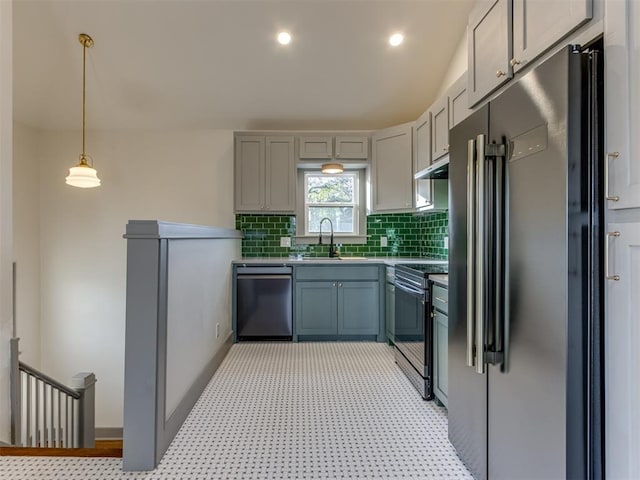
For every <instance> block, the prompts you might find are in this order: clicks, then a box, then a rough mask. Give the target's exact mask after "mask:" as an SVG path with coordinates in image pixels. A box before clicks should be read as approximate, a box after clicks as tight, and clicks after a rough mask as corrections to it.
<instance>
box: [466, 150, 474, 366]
mask: <svg viewBox="0 0 640 480" xmlns="http://www.w3.org/2000/svg"><path fill="white" fill-rule="evenodd" d="M475 146H476V142H475V140H473V139H471V140H469V142H468V143H467V366H468V367H473V366H474V364H475V361H474V360H475V359H474V355H473V353H474V352H473V347H474V342H475V339H474V322H475V316H474V315H475V308H474V307H475V295H474V293H475V292H474V285H475V239H476V237H475V215H476V212H475V165H474V160H475Z"/></svg>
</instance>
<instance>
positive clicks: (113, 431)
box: [96, 427, 123, 440]
mask: <svg viewBox="0 0 640 480" xmlns="http://www.w3.org/2000/svg"><path fill="white" fill-rule="evenodd" d="M122 437H123V436H122V427H96V440H112V439H113V440H120V439H121V438H122Z"/></svg>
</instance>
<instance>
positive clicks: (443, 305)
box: [432, 285, 449, 313]
mask: <svg viewBox="0 0 640 480" xmlns="http://www.w3.org/2000/svg"><path fill="white" fill-rule="evenodd" d="M432 295H433V296H432V303H433V307H434V308H435V309H436V310H440V311H441V312H443V313H449V291H448V290H447V289H446V288H443V287H440V286H438V285H434V286H433V293H432Z"/></svg>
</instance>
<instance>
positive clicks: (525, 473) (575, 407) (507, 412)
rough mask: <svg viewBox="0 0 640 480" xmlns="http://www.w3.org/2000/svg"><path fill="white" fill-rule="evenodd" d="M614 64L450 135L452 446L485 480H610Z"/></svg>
mask: <svg viewBox="0 0 640 480" xmlns="http://www.w3.org/2000/svg"><path fill="white" fill-rule="evenodd" d="M601 63H602V59H601V57H600V54H599V53H598V52H597V51H594V50H588V49H582V51H580V49H579V48H578V47H567V48H566V49H564V50H562V51H561V52H559V53H557V54H555V55H554V56H552V57H550V58H549V59H547V60H546V61H545V62H543V63H542V64H541V65H540V66H538V67H537V68H535V69H534V70H532V71H530V72H529V73H526V74H525V75H523V76H522V77H521V78H520V79H519V80H517V81H515V82H514V83H513V85H511V86H510V87H509V88H508V89H506V90H505V91H504V92H502V93H501V94H500V95H498V96H497V97H496V98H495V99H494V100H491V101H490V102H489V103H488V104H487V105H485V106H484V107H482V108H481V109H480V110H479V111H477V112H475V113H474V114H473V115H472V116H470V117H469V118H467V119H466V120H464V121H463V122H461V123H460V124H459V125H457V126H456V127H455V128H453V129H452V130H451V132H450V140H451V148H450V166H449V192H450V197H449V202H450V203H449V209H450V227H449V228H450V232H449V233H450V251H449V258H450V260H449V261H450V265H449V295H450V298H449V305H450V307H449V309H450V310H449V322H450V323H449V405H448V413H449V439H450V441H451V443H452V444H453V445H454V446H455V448H456V450H457V452H458V454H459V456H460V458H461V459H462V461H463V462H464V463H465V464H466V466H467V467H468V468H469V470H470V471H471V472H472V474H473V475H474V477H475V478H477V479H486V478H489V479H491V480H494V479H509V480H513V479H519V478H526V479H545V480H547V479H560V478H576V479H586V478H600V477H601V476H602V441H601V438H602V437H601V430H602V415H601V411H602V399H603V395H602V373H601V372H602V368H601V367H602V365H601V353H602V339H601V326H602V318H603V313H602V302H601V297H602V281H601V280H600V278H601V277H600V272H601V270H602V268H603V267H602V264H603V258H602V252H603V249H602V214H603V209H602V203H603V202H602V197H601V195H602V193H601V192H602V188H601V185H602V183H603V180H602V178H601V176H602V175H603V172H602V168H601V166H600V165H601V162H600V161H599V160H601V158H602V152H603V147H602V144H601V139H602V129H603V126H602V119H601V111H602V98H601V95H602V81H601V78H602V75H601V73H600V71H601Z"/></svg>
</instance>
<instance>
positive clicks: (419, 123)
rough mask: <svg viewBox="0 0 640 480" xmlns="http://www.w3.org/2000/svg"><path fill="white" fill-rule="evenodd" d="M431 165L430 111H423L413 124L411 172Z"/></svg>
mask: <svg viewBox="0 0 640 480" xmlns="http://www.w3.org/2000/svg"><path fill="white" fill-rule="evenodd" d="M429 165H431V112H428V111H427V112H424V113H423V114H422V115H421V116H420V118H418V120H416V122H415V123H414V125H413V173H417V172H419V171H420V170H424V169H425V168H427V167H428V166H429Z"/></svg>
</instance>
